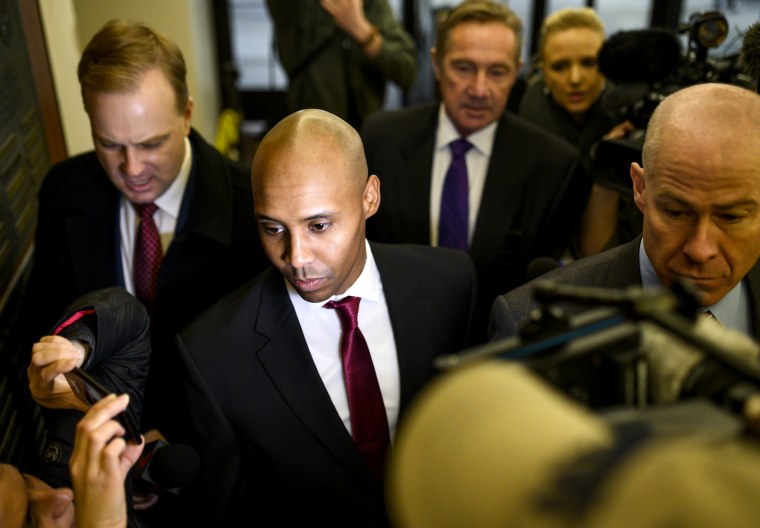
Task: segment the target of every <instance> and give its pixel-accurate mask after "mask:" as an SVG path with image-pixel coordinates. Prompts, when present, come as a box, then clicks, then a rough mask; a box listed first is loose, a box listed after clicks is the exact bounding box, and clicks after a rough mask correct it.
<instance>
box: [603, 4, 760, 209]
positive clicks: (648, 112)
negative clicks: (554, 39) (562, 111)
mask: <svg viewBox="0 0 760 528" xmlns="http://www.w3.org/2000/svg"><path fill="white" fill-rule="evenodd" d="M728 29H729V27H728V21H727V19H726V17H725V16H724V15H723V14H722V13H721V12H719V11H699V12H696V13H693V14H692V15H690V16H689V17H688V19H687V20H686V21H685V22H683V23H680V24H679V25H678V28H677V29H676V30H675V31H673V30H667V29H663V28H650V29H642V30H627V31H619V32H617V33H615V34H613V35H611V36H610V37H609V38H608V39H607V40H606V41H605V42H604V44H603V46H602V48H601V50H600V51H599V70H600V71H601V72H602V73H603V74H604V76H605V77H606V78H607V79H608V80H609V81H610V83H611V87H610V88H609V89H608V90H607V91H606V93H605V94H604V96H603V99H602V105H603V106H604V108H605V109H606V110H607V112H609V113H610V114H611V115H613V116H614V118H615V120H616V122H619V123H620V122H623V121H626V120H628V121H630V122H631V123H633V126H634V130H632V131H631V132H629V134H628V135H627V137H626V138H625V139H623V140H611V141H602V142H600V143H599V145H598V146H597V149H596V152H595V167H594V179H595V181H598V182H599V183H602V184H603V185H606V186H608V187H611V188H613V189H615V190H618V191H619V192H623V193H626V194H630V192H631V180H630V177H629V174H628V167H630V163H631V162H632V161H636V162H639V163H640V161H641V149H642V146H643V143H644V134H645V132H646V127H647V124H648V122H649V119H650V118H651V117H652V113H653V112H654V110H655V108H657V105H659V103H660V102H661V101H662V100H663V99H664V98H665V97H667V96H668V95H670V94H672V93H674V92H676V91H678V90H680V89H681V88H685V87H687V86H691V85H694V84H700V83H708V82H721V83H727V84H734V85H738V86H745V87H750V85H751V83H750V80H749V79H748V77H747V76H746V75H744V74H743V73H742V71H741V67H740V64H739V63H740V61H739V53H735V54H732V55H728V56H726V57H724V58H714V57H711V56H710V55H709V50H710V49H712V48H715V47H717V46H719V45H721V44H722V43H723V42H724V40H725V39H726V36H727V35H728ZM679 35H685V36H686V41H687V44H686V50H685V51H684V50H683V48H682V44H681V41H680V40H679V37H678V36H679Z"/></svg>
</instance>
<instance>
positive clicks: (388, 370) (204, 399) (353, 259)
mask: <svg viewBox="0 0 760 528" xmlns="http://www.w3.org/2000/svg"><path fill="white" fill-rule="evenodd" d="M252 181H253V192H254V198H255V200H254V201H255V204H256V206H255V210H256V213H255V214H256V219H257V221H258V223H259V233H260V236H261V240H262V245H263V247H264V250H265V251H266V253H267V255H268V257H269V259H270V260H271V261H272V264H273V266H274V268H271V269H269V270H268V271H265V272H264V273H263V274H261V275H260V276H259V277H258V278H257V279H255V280H254V281H253V282H251V283H250V284H248V285H246V286H244V287H243V288H241V289H239V290H237V291H236V292H235V293H233V294H231V295H229V296H227V297H226V298H225V299H223V300H222V301H221V302H220V303H218V304H217V305H215V306H214V307H213V308H212V309H210V310H209V311H208V312H206V313H205V314H204V315H203V316H201V317H200V318H199V319H197V320H196V321H195V322H194V323H193V324H192V325H190V326H189V327H188V328H186V329H185V330H184V331H183V332H181V333H180V335H179V337H178V345H179V349H180V353H181V356H182V358H183V359H184V363H185V366H186V368H187V373H186V374H187V378H188V386H189V392H188V395H187V404H188V406H189V407H190V408H191V409H192V423H191V424H189V425H191V427H190V428H189V431H188V437H187V439H186V441H187V442H188V443H190V444H192V445H195V446H196V447H197V448H198V449H199V451H200V452H201V458H202V460H203V464H202V465H203V467H202V475H201V477H200V478H199V482H198V487H197V489H195V490H188V493H190V495H189V497H190V499H195V498H196V497H197V498H198V500H197V501H193V504H195V505H196V506H197V505H199V504H202V505H203V507H202V510H203V511H202V512H200V513H198V514H197V515H198V516H197V517H194V520H195V521H196V522H201V523H205V525H208V526H223V525H227V524H226V523H225V521H229V519H234V518H236V517H235V516H236V515H243V517H238V518H248V519H250V518H254V517H255V518H265V519H271V520H274V522H275V524H278V525H282V526H307V525H308V526H356V527H363V526H386V525H387V524H388V519H387V517H386V512H385V508H384V501H383V487H382V479H383V472H384V468H383V465H384V459H385V455H386V452H387V449H388V445H389V442H390V441H391V439H392V438H394V434H395V429H396V424H397V423H398V421H399V417H400V415H402V414H403V412H404V410H405V408H406V406H407V405H408V403H409V402H410V400H411V399H412V398H413V396H414V395H415V393H417V391H418V390H419V389H420V388H421V386H422V385H423V384H424V383H425V382H426V381H427V380H428V379H430V378H431V377H432V376H433V375H434V374H435V369H434V367H433V359H434V358H435V357H436V356H438V355H440V354H445V353H447V352H456V351H458V350H460V349H462V348H463V347H464V346H465V343H466V342H467V334H468V332H469V327H470V323H471V318H472V307H473V304H474V299H475V289H474V285H475V271H474V268H473V265H472V262H471V261H470V258H469V257H468V256H467V254H466V253H464V252H460V251H454V250H451V249H445V248H430V247H426V246H412V245H405V246H389V245H383V244H375V243H369V242H367V240H366V239H365V228H364V226H365V220H366V219H367V218H368V217H370V216H372V215H373V214H375V212H376V211H377V208H378V206H379V205H380V184H379V180H378V178H377V176H375V175H369V176H368V171H367V163H366V160H365V157H364V151H363V149H362V144H361V139H360V138H359V135H358V133H357V132H356V131H355V130H354V129H353V128H351V127H350V126H349V125H348V124H347V123H346V122H344V121H343V120H341V119H340V118H338V117H336V116H334V115H332V114H329V113H327V112H325V111H322V110H314V109H312V110H304V111H301V112H297V113H295V114H292V115H291V116H289V117H287V118H285V119H284V120H283V121H281V122H280V123H279V124H278V125H276V126H275V127H274V128H273V129H272V130H271V131H270V132H269V133H268V134H267V136H266V137H265V138H264V140H263V141H262V143H261V145H260V146H259V148H258V150H257V152H256V156H255V158H254V161H253V169H252ZM344 306H353V308H352V310H353V312H352V313H353V314H354V315H353V317H351V316H350V314H348V313H347V312H344V311H343V309H344V308H343V307H344ZM357 309H358V318H357V316H356V310H357ZM336 312H337V313H336ZM357 325H358V330H357ZM360 357H363V358H364V359H363V360H362V366H361V367H357V365H356V363H355V360H358V359H360ZM357 368H358V371H357ZM361 373H363V374H361ZM357 395H358V396H359V399H358V400H357V399H356V396H357Z"/></svg>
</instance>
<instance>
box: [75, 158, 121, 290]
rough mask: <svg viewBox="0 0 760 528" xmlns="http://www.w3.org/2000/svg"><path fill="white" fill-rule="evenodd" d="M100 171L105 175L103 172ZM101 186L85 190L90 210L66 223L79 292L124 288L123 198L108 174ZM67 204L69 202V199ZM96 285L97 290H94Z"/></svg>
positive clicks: (82, 212) (104, 176) (83, 201)
mask: <svg viewBox="0 0 760 528" xmlns="http://www.w3.org/2000/svg"><path fill="white" fill-rule="evenodd" d="M98 170H99V171H100V172H102V170H101V169H99V166H98ZM98 177H99V178H100V179H98V180H95V181H97V182H98V184H96V185H93V186H91V188H89V189H86V190H84V191H83V192H85V193H87V194H88V195H89V196H88V197H87V198H86V199H85V200H81V199H73V200H72V201H71V203H72V204H77V203H84V204H86V205H85V207H86V209H84V210H82V211H81V214H79V215H77V216H71V217H70V218H68V219H67V220H66V232H67V240H68V241H69V251H70V252H71V253H70V255H71V266H72V272H73V276H74V282H75V284H76V290H77V291H90V290H92V289H95V288H98V287H102V286H104V285H116V284H122V285H123V281H122V280H120V279H119V278H120V277H121V272H120V270H121V261H120V260H119V256H120V254H119V241H120V240H121V235H120V234H119V221H118V219H119V216H118V212H119V194H118V192H117V191H116V189H115V188H114V187H113V186H112V185H111V182H110V181H109V180H108V177H107V176H106V174H105V173H103V174H99V175H98ZM63 200H66V198H65V196H64V198H63ZM93 285H95V286H93Z"/></svg>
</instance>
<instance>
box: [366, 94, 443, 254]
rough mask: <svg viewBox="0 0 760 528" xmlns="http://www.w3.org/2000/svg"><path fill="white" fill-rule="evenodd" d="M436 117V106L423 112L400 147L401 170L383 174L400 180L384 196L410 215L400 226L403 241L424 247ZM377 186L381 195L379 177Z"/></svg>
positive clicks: (428, 236)
mask: <svg viewBox="0 0 760 528" xmlns="http://www.w3.org/2000/svg"><path fill="white" fill-rule="evenodd" d="M437 116H438V106H437V105H436V106H432V107H429V108H426V109H425V112H424V113H423V114H422V115H421V116H419V117H420V119H417V122H416V123H415V124H414V125H413V127H412V129H411V130H412V131H411V133H410V134H409V135H408V139H407V140H406V141H404V142H403V144H402V147H401V158H402V160H403V161H404V167H403V170H398V171H397V172H396V174H393V175H390V174H389V175H386V176H387V177H388V178H394V179H396V178H399V179H401V178H403V180H404V181H399V182H398V183H397V184H396V185H393V186H392V187H390V189H391V196H389V197H388V201H389V203H396V204H403V206H402V207H400V209H401V210H403V211H408V212H410V213H411V214H409V215H408V217H407V218H406V223H405V224H404V225H403V226H402V227H401V229H402V230H403V231H402V232H403V233H404V237H405V238H404V239H405V240H409V241H413V242H414V243H417V244H425V245H428V244H430V180H431V170H432V169H431V164H432V160H433V149H434V147H435V133H433V134H431V133H430V131H431V130H433V131H435V130H437V127H438V124H437V123H438V117H437ZM399 132H400V133H401V132H402V131H399ZM380 184H381V185H380V189H381V192H382V190H383V187H382V177H381V178H380Z"/></svg>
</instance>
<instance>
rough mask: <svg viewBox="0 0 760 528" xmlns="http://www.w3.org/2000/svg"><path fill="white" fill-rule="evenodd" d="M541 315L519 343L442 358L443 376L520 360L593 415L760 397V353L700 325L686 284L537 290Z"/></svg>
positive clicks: (730, 405) (731, 406) (739, 338)
mask: <svg viewBox="0 0 760 528" xmlns="http://www.w3.org/2000/svg"><path fill="white" fill-rule="evenodd" d="M534 294H535V295H534V296H535V299H536V301H538V303H539V307H540V308H539V309H538V310H537V311H536V312H535V313H534V314H533V316H532V318H531V320H530V321H528V322H527V323H526V324H525V325H524V326H523V327H522V328H521V331H520V335H519V336H518V337H512V338H507V339H503V340H499V341H494V342H491V343H487V344H485V345H482V346H480V347H477V348H474V349H470V350H468V351H465V352H464V353H462V354H460V355H452V356H443V357H440V358H438V359H437V361H436V366H437V367H438V368H440V369H443V370H447V369H452V368H456V367H459V366H461V365H466V364H470V363H473V362H475V361H483V360H506V361H519V362H521V363H523V364H525V365H527V366H528V367H530V368H531V369H532V370H533V371H534V372H536V373H538V374H540V375H541V376H543V377H544V378H545V379H546V380H547V381H549V382H550V383H551V384H553V385H554V386H556V387H558V388H559V389H561V390H562V391H564V392H565V393H566V394H567V395H568V396H570V397H571V398H573V399H575V400H577V401H579V402H581V403H583V404H584V405H586V406H588V407H590V408H592V409H598V410H601V409H610V408H632V409H645V408H648V407H651V406H657V405H660V404H663V403H673V402H675V401H678V400H684V399H694V398H705V399H710V400H712V401H714V402H716V403H718V404H719V405H721V406H724V407H725V408H726V409H728V410H730V411H732V412H735V411H739V410H741V409H742V407H743V403H744V402H745V401H746V400H747V398H749V397H750V396H752V395H757V394H759V393H760V345H759V344H758V343H757V342H755V341H754V340H752V339H750V338H748V337H747V336H744V335H741V334H738V333H737V332H733V331H730V330H726V329H724V328H722V327H720V325H719V324H718V323H716V322H713V321H705V320H703V319H702V318H699V317H698V314H699V304H700V303H699V299H698V296H697V293H696V291H695V290H694V288H693V287H691V285H690V284H688V283H680V284H677V285H675V286H674V287H673V288H672V289H670V290H668V289H663V288H657V289H642V288H640V287H630V288H627V289H624V290H615V289H605V288H589V287H579V286H566V285H560V284H555V283H553V282H552V281H547V280H543V281H540V280H539V281H537V282H536V283H535V288H534Z"/></svg>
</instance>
